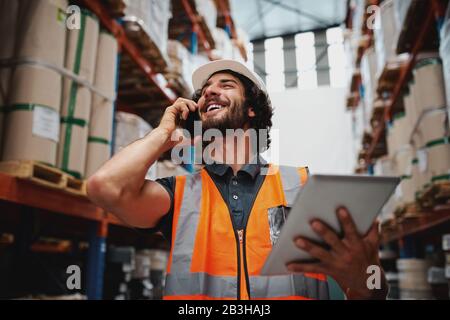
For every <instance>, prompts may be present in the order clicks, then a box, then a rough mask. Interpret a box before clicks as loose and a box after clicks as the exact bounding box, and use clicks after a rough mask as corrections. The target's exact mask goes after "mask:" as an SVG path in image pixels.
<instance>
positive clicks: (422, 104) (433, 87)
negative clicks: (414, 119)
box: [414, 53, 446, 115]
mask: <svg viewBox="0 0 450 320" xmlns="http://www.w3.org/2000/svg"><path fill="white" fill-rule="evenodd" d="M421 57H422V58H421ZM421 57H419V58H418V60H417V63H416V65H415V67H414V79H415V80H414V81H415V90H416V94H415V100H416V103H415V106H416V112H417V114H418V115H420V114H421V113H422V112H423V111H425V110H429V109H436V108H442V107H444V106H446V100H445V86H444V83H445V82H444V74H443V69H442V61H441V59H440V58H439V55H438V53H428V54H422V56H421Z"/></svg>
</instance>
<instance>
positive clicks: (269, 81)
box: [264, 37, 285, 91]
mask: <svg viewBox="0 0 450 320" xmlns="http://www.w3.org/2000/svg"><path fill="white" fill-rule="evenodd" d="M264 48H265V51H266V54H265V61H266V73H267V75H266V85H267V89H268V90H269V91H281V90H283V89H284V87H285V79H284V53H283V38H281V37H279V38H272V39H267V40H266V41H265V42H264Z"/></svg>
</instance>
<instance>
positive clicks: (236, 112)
mask: <svg viewBox="0 0 450 320" xmlns="http://www.w3.org/2000/svg"><path fill="white" fill-rule="evenodd" d="M226 108H227V109H228V110H226V111H225V115H223V116H220V117H212V118H207V119H206V120H204V121H203V122H202V131H203V133H204V132H205V131H206V130H208V129H217V130H219V131H220V132H221V133H222V134H223V135H224V136H225V135H226V130H227V129H233V130H236V129H242V128H244V126H245V124H246V123H248V121H249V120H250V118H249V117H248V115H247V113H246V110H245V109H246V108H245V102H243V103H241V104H235V105H232V106H229V107H226Z"/></svg>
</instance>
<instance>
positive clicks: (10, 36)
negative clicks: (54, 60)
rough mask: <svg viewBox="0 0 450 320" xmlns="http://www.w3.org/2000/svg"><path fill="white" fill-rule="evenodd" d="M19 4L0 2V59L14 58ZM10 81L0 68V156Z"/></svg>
mask: <svg viewBox="0 0 450 320" xmlns="http://www.w3.org/2000/svg"><path fill="white" fill-rule="evenodd" d="M18 11H19V2H18V1H10V0H0V39H2V44H1V46H0V59H2V60H3V59H11V58H13V56H14V46H15V43H16V33H17V18H18ZM10 81H11V69H10V68H0V154H1V152H2V146H3V119H4V108H5V107H6V105H7V103H8V92H9V85H10Z"/></svg>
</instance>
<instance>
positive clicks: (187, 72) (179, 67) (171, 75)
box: [164, 40, 193, 97]
mask: <svg viewBox="0 0 450 320" xmlns="http://www.w3.org/2000/svg"><path fill="white" fill-rule="evenodd" d="M167 54H168V56H169V60H170V64H169V66H168V68H167V70H166V72H165V73H164V74H165V77H166V79H167V81H168V82H169V84H170V85H171V87H172V88H173V89H174V90H176V91H177V92H178V93H179V94H180V95H181V96H185V97H190V96H191V95H192V93H193V90H192V89H191V87H190V86H189V85H188V83H190V82H191V80H190V79H191V75H192V72H193V70H192V66H191V54H190V52H189V51H188V50H187V49H186V47H185V46H184V45H183V44H182V43H181V42H180V41H177V40H169V41H168V42H167Z"/></svg>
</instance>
